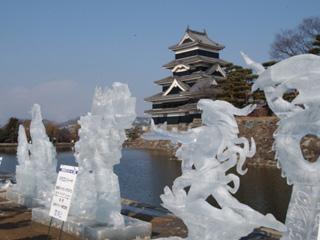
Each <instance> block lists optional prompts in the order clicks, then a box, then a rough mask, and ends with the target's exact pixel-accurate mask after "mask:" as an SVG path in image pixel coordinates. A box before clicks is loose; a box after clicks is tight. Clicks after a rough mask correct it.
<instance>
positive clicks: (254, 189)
mask: <svg viewBox="0 0 320 240" xmlns="http://www.w3.org/2000/svg"><path fill="white" fill-rule="evenodd" d="M122 154H123V156H122V159H121V163H120V164H119V165H117V166H115V172H116V173H117V175H118V176H119V181H120V189H121V195H122V197H124V198H129V199H133V200H137V201H140V202H145V203H149V204H152V205H157V206H159V205H160V203H161V200H160V197H159V196H160V195H161V194H162V193H163V188H164V187H165V186H166V185H168V186H169V187H171V186H172V183H173V180H174V179H175V178H176V177H178V176H180V175H181V171H180V162H178V161H172V160H168V159H169V157H168V155H167V154H166V153H165V152H162V151H147V150H134V149H124V150H123V152H122ZM1 156H2V157H3V162H2V165H1V166H0V172H14V171H15V165H16V163H17V160H16V156H15V155H9V154H1ZM58 163H59V164H61V163H63V164H68V165H74V164H75V160H74V157H73V154H72V153H71V152H61V153H59V154H58ZM240 181H241V184H240V189H239V191H238V192H237V193H236V197H237V198H238V199H239V200H240V201H241V202H242V203H245V204H248V205H249V206H250V207H252V208H254V209H256V210H258V211H259V212H261V213H264V214H265V213H272V214H273V215H274V216H275V217H276V218H277V219H278V220H280V221H284V220H285V216H286V212H287V208H288V204H289V200H290V196H291V187H289V186H288V185H287V184H286V181H285V179H283V178H281V174H280V170H278V169H274V168H249V171H248V173H247V174H246V175H244V176H241V177H240Z"/></svg>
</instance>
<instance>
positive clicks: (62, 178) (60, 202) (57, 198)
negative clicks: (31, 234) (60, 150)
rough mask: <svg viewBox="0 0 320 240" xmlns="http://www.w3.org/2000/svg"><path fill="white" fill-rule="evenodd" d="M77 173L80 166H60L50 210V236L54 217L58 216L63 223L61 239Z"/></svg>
mask: <svg viewBox="0 0 320 240" xmlns="http://www.w3.org/2000/svg"><path fill="white" fill-rule="evenodd" d="M77 173H78V167H74V166H68V165H61V166H60V171H59V173H58V178H57V182H56V187H55V190H54V194H53V198H52V201H51V208H50V212H49V216H50V217H51V220H50V225H49V231H48V237H49V233H50V228H51V223H52V218H56V219H59V220H60V221H62V225H61V229H60V233H59V239H60V236H61V232H62V228H63V224H64V222H65V221H67V217H68V213H69V209H70V205H71V198H72V193H73V188H74V185H75V182H76V177H77Z"/></svg>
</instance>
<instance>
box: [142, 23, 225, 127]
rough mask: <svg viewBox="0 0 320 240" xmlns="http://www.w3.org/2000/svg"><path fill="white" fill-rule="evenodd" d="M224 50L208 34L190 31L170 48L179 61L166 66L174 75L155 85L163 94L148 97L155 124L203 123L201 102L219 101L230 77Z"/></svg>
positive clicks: (149, 111) (175, 60) (176, 60)
mask: <svg viewBox="0 0 320 240" xmlns="http://www.w3.org/2000/svg"><path fill="white" fill-rule="evenodd" d="M223 48H224V46H223V45H221V44H219V43H216V42H214V41H212V40H211V39H209V37H208V35H207V33H206V31H204V32H198V31H194V30H191V29H189V28H187V30H186V31H185V34H184V36H183V37H182V39H181V40H180V41H179V42H178V43H177V44H175V45H173V46H171V47H169V49H170V50H171V51H173V52H174V54H175V59H174V60H173V61H171V62H169V63H167V64H165V65H163V67H165V68H167V69H169V70H170V71H171V75H170V76H168V77H166V78H163V79H160V80H157V81H155V82H154V83H156V84H158V85H160V86H161V87H162V91H161V92H160V93H158V94H155V95H153V96H151V97H147V98H145V101H147V102H151V103H152V109H151V110H147V111H145V113H147V114H150V115H151V116H152V118H153V120H154V122H155V124H160V123H164V122H167V123H168V124H179V123H186V124H189V123H192V122H194V121H197V120H200V118H201V112H200V111H199V110H198V109H197V102H198V101H199V100H200V99H201V98H210V99H215V97H216V96H217V94H219V91H221V90H219V88H217V85H218V84H219V82H221V81H224V79H225V78H226V74H225V72H224V70H223V67H224V66H225V65H226V64H228V62H226V61H224V60H222V59H220V56H219V51H221V50H222V49H223Z"/></svg>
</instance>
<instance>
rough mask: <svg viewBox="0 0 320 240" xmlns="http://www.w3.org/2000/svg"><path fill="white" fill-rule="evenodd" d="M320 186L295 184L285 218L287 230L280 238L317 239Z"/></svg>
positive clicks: (283, 239)
mask: <svg viewBox="0 0 320 240" xmlns="http://www.w3.org/2000/svg"><path fill="white" fill-rule="evenodd" d="M319 199H320V187H319V186H310V185H303V184H295V185H294V186H293V189H292V195H291V200H290V203H289V208H288V212H287V218H286V226H287V228H288V229H289V232H287V233H285V234H284V236H283V237H282V238H281V240H296V239H308V240H317V235H318V226H319V219H320V217H319V216H320V202H319Z"/></svg>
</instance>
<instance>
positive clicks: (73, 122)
mask: <svg viewBox="0 0 320 240" xmlns="http://www.w3.org/2000/svg"><path fill="white" fill-rule="evenodd" d="M79 119H80V117H77V118H74V119H70V120H68V121H66V122H62V123H58V127H59V128H70V127H72V126H74V125H76V124H77V123H78V120H79Z"/></svg>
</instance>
